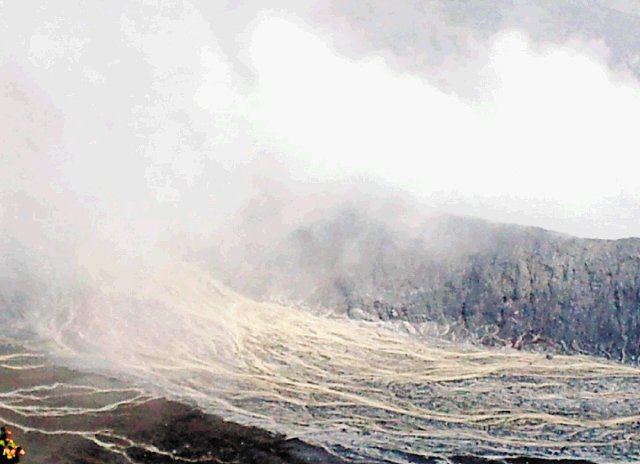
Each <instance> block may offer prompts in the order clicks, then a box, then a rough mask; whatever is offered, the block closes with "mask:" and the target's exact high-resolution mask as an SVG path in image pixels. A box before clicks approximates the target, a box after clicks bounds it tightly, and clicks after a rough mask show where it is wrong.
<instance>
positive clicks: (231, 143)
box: [0, 1, 640, 268]
mask: <svg viewBox="0 0 640 464" xmlns="http://www.w3.org/2000/svg"><path fill="white" fill-rule="evenodd" d="M65 5H66V7H64V8H63V7H62V6H61V5H60V4H57V3H56V4H55V5H54V4H53V3H49V4H47V3H42V4H39V5H38V8H32V7H28V6H26V4H24V3H22V2H0V31H1V34H2V40H0V118H1V119H0V138H1V139H2V144H1V148H0V150H1V151H0V160H1V162H2V165H1V169H0V222H1V223H2V226H3V230H4V232H3V233H4V235H5V236H8V237H13V238H17V239H18V240H19V241H20V242H22V243H23V244H25V246H27V247H40V248H42V247H46V246H47V244H50V245H51V249H52V250H54V251H53V252H55V253H64V252H65V247H66V246H68V247H69V249H70V250H72V251H71V253H72V254H74V255H75V256H76V257H77V261H78V262H79V263H81V264H82V265H86V266H87V267H89V268H91V267H98V268H99V267H100V265H99V264H96V263H99V262H101V261H104V262H108V261H109V260H113V259H116V258H113V256H119V258H118V259H122V258H124V259H125V260H126V259H128V257H130V256H131V255H135V254H139V253H142V254H144V250H145V248H146V247H148V246H150V245H155V244H157V243H158V242H160V243H165V242H166V241H167V240H169V239H170V238H175V237H179V238H187V237H189V238H191V239H196V240H201V239H203V238H205V237H206V236H207V234H209V233H211V232H212V231H214V230H215V229H216V228H219V227H220V226H221V225H224V224H225V223H227V222H228V221H230V220H231V218H232V217H233V213H234V212H235V211H237V210H238V209H240V208H242V207H243V205H245V204H246V203H247V202H248V201H249V200H250V199H251V198H252V197H253V196H254V195H255V194H256V193H258V192H260V191H261V190H263V189H264V188H265V185H274V184H275V185H279V186H281V187H282V186H284V187H283V191H288V192H289V194H291V195H292V196H293V197H294V198H295V197H296V196H299V197H304V195H306V194H308V193H309V192H313V195H315V196H314V198H318V197H322V196H323V193H322V192H325V193H326V196H329V195H330V194H334V193H335V191H336V187H337V186H344V185H345V184H346V185H351V184H358V183H359V182H364V183H366V184H368V185H372V184H378V185H381V186H382V187H381V188H382V189H388V190H389V192H390V194H392V193H394V192H398V191H400V192H408V193H409V194H411V195H414V196H415V197H416V198H417V199H418V201H420V202H422V204H424V205H425V207H429V208H436V209H441V210H444V211H449V212H453V213H459V214H470V215H475V216H479V217H484V218H488V219H492V220H498V221H504V222H517V223H522V224H527V225H536V226H541V227H545V228H549V229H555V230H559V231H563V232H567V233H572V234H576V235H580V236H589V237H602V238H618V237H624V236H629V235H635V236H640V220H638V219H639V217H638V215H639V214H640V208H639V207H638V204H640V203H639V202H638V200H639V199H640V187H639V185H640V184H639V183H638V182H636V179H635V177H636V172H637V171H638V170H637V169H636V168H637V164H638V161H637V159H638V157H637V151H638V148H637V147H638V143H637V141H638V135H637V131H636V130H635V129H636V127H637V121H640V87H639V85H638V82H637V81H636V80H634V79H633V77H631V75H627V74H625V73H624V72H615V73H614V72H613V71H611V70H610V69H609V68H608V67H607V66H606V64H605V63H606V61H607V57H608V50H607V48H606V46H604V45H603V44H602V43H600V42H589V43H587V42H584V41H579V40H577V39H575V40H571V41H569V42H566V43H563V44H560V45H555V46H550V45H547V46H538V45H535V44H534V43H533V42H532V41H531V40H530V39H529V38H528V37H527V36H526V34H525V33H524V32H520V31H518V30H506V31H503V32H501V33H499V34H497V35H495V36H493V37H492V38H491V39H490V40H489V42H488V43H486V44H478V46H477V48H478V49H479V50H485V52H486V56H484V58H483V59H484V60H485V65H484V67H483V68H482V71H481V73H480V74H479V75H476V76H473V75H470V76H469V77H468V79H471V80H472V82H471V84H470V85H473V86H476V87H478V86H479V87H480V89H479V92H478V97H477V98H474V99H470V98H462V97H459V96H458V95H457V94H456V93H454V92H444V91H443V90H441V89H440V87H438V86H436V85H435V84H432V83H431V82H430V80H429V79H428V77H427V76H426V75H422V74H419V73H411V72H409V71H403V70H402V69H401V68H398V67H396V66H393V65H392V64H390V63H389V62H388V61H387V60H386V59H385V58H383V57H382V55H377V54H375V53H370V54H368V55H366V56H365V57H364V58H361V59H354V58H350V57H346V56H345V55H342V54H340V53H339V52H338V51H337V49H334V48H333V46H332V39H331V36H330V34H328V32H327V28H323V29H321V28H315V27H314V26H313V25H312V24H310V23H308V22H307V23H305V22H304V21H303V20H302V19H300V18H299V17H297V16H295V15H293V14H287V13H284V12H267V11H259V9H258V10H257V11H256V12H253V13H252V14H249V15H248V16H247V18H248V19H246V21H245V22H244V23H243V25H242V27H239V28H238V30H237V31H235V32H234V33H233V34H231V33H229V32H228V31H226V30H225V29H224V27H223V25H224V23H225V21H226V19H227V16H229V18H233V19H234V21H237V20H238V19H237V17H236V16H234V15H235V14H236V10H234V8H233V7H230V6H224V7H223V6H220V7H218V8H217V10H216V9H215V8H216V7H211V9H212V10H213V12H211V11H210V12H209V13H211V17H215V18H216V20H215V21H213V20H211V18H210V17H205V15H204V14H203V10H202V9H198V8H196V7H195V6H194V5H193V4H191V3H190V2H186V1H184V2H176V3H175V4H173V5H171V6H162V7H161V6H159V5H156V4H155V3H153V2H145V3H143V4H141V5H136V6H131V5H130V4H128V3H124V2H122V3H117V4H116V3H114V4H113V5H112V4H109V5H104V4H95V5H92V6H89V5H86V4H84V3H81V2H78V3H77V4H73V2H67V3H66V4H65ZM200 6H202V5H200ZM245 13H246V11H245ZM469 40H470V41H473V40H474V39H473V38H469ZM229 43H233V46H229ZM229 50H231V51H229ZM448 66H452V67H455V60H454V61H452V62H451V63H449V64H448ZM455 71H456V69H454V68H452V72H455ZM309 185H311V186H312V187H309ZM363 188H364V187H363ZM305 189H306V190H305ZM338 190H339V188H338ZM304 192H306V193H304ZM311 207H312V205H311V206H310V205H309V202H308V201H307V204H306V206H305V208H306V209H307V210H308V209H309V208H311ZM305 208H301V210H304V209H305ZM181 243H184V242H181ZM97 245H100V246H97ZM101 250H106V251H101ZM114 250H115V252H116V253H115V254H114V253H111V252H112V251H114ZM156 256H157V259H160V260H162V256H161V255H156ZM116 260H117V259H116ZM110 264H113V263H110ZM116 264H117V263H116Z"/></svg>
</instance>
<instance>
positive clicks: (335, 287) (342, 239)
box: [226, 209, 640, 362]
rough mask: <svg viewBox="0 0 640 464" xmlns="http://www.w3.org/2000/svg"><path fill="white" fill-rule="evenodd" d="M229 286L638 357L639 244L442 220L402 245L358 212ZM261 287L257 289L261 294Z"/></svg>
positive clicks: (461, 332) (523, 341) (283, 248)
mask: <svg viewBox="0 0 640 464" xmlns="http://www.w3.org/2000/svg"><path fill="white" fill-rule="evenodd" d="M243 260H244V262H245V268H246V263H247V262H250V263H252V266H251V268H252V270H251V277H249V274H247V273H246V272H243V271H242V270H241V269H239V268H237V269H234V270H232V272H231V273H230V274H229V275H228V277H227V279H226V280H227V282H228V283H229V284H230V285H232V286H235V287H236V288H238V289H239V290H241V291H244V292H247V293H249V294H251V295H252V296H254V297H258V298H262V299H278V300H283V299H284V300H286V301H288V302H295V303H300V302H302V303H304V304H309V305H313V306H323V307H330V308H334V309H337V310H339V311H343V312H345V313H347V314H349V315H350V316H352V317H365V318H373V319H381V320H405V321H409V322H413V323H416V322H425V321H431V322H435V323H438V324H443V325H446V326H449V327H450V329H451V333H452V334H454V335H455V336H473V337H478V338H479V339H480V340H482V341H483V342H484V343H487V344H500V345H507V346H513V347H515V348H521V347H524V346H531V345H544V346H547V347H552V348H555V349H557V350H560V351H564V352H582V353H588V354H595V355H600V356H606V357H609V358H614V359H619V360H623V361H629V362H638V359H639V358H638V356H639V355H640V239H637V238H630V239H624V240H593V239H580V238H575V237H570V236H566V235H562V234H559V233H555V232H550V231H546V230H543V229H538V228H532V227H523V226H515V225H505V224H495V223H490V222H486V221H482V220H478V219H471V218H462V217H455V216H444V215H443V216H440V217H438V218H435V219H432V220H430V221H429V222H427V223H425V225H424V226H423V227H422V229H421V230H420V231H419V233H417V234H413V235H411V236H410V235H409V234H403V233H402V231H398V229H397V228H394V227H392V226H390V225H389V223H388V222H383V220H382V219H378V218H372V217H371V216H367V215H365V214H363V213H358V212H356V211H355V210H353V209H345V210H341V211H340V212H339V213H337V214H335V215H334V216H332V217H330V218H329V219H327V220H323V221H318V222H315V223H313V224H311V225H308V226H304V227H300V228H298V229H296V230H295V231H294V232H292V233H291V234H290V235H289V236H288V237H287V238H286V239H285V240H284V241H282V242H281V243H279V245H278V246H277V247H275V249H274V250H272V251H270V252H269V253H265V254H263V255H260V256H258V257H256V256H255V255H253V256H244V257H243ZM256 282H257V283H256Z"/></svg>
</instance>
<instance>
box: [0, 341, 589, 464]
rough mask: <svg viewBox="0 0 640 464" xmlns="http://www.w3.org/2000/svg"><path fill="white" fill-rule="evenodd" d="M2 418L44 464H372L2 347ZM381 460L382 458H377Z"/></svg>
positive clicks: (468, 461) (465, 462)
mask: <svg viewBox="0 0 640 464" xmlns="http://www.w3.org/2000/svg"><path fill="white" fill-rule="evenodd" d="M1 356H2V367H1V368H0V385H1V389H2V391H1V392H0V420H1V421H2V422H3V423H6V424H11V425H12V426H13V427H14V430H15V437H16V438H17V441H18V443H19V444H20V445H22V446H24V447H26V448H27V450H28V455H27V456H26V458H25V459H24V460H23V462H34V463H36V462H40V463H173V462H199V463H216V464H219V463H236V464H244V463H246V464H284V463H290V464H312V463H317V464H340V463H347V462H359V463H365V462H367V463H372V462H373V461H371V460H368V459H365V458H349V459H347V460H345V459H343V458H339V457H336V456H334V455H332V454H330V453H328V452H327V451H325V450H323V449H322V448H319V447H315V446H311V445H308V444H306V443H304V442H303V441H300V440H298V439H295V438H293V439H290V438H287V437H284V436H282V435H277V434H273V433H270V432H268V431H265V430H261V429H259V428H255V427H247V426H243V425H239V424H235V423H232V422H228V421H225V420H224V419H222V418H220V417H216V416H213V415H210V414H206V413H204V412H202V411H201V410H199V409H197V408H194V407H191V406H188V405H186V404H182V403H179V402H176V401H171V400H168V399H165V398H158V397H153V396H150V395H148V394H146V393H145V392H144V391H142V390H139V389H137V388H130V387H127V386H125V385H124V384H123V383H122V382H120V381H117V380H115V379H112V378H108V377H104V376H100V375H94V374H84V373H80V372H76V371H73V370H69V369H67V368H61V367H54V366H51V365H49V364H48V363H47V362H46V360H45V358H44V357H41V356H38V355H35V354H33V352H28V351H24V350H22V349H21V348H19V347H16V346H14V345H9V344H5V345H4V346H3V354H2V355H1ZM410 451H411V450H399V452H401V453H402V454H403V456H404V458H405V459H407V460H408V461H409V462H414V463H430V462H434V463H435V462H447V461H448V462H454V463H459V464H472V463H491V462H509V463H512V464H525V463H536V464H542V463H545V462H557V463H561V462H573V463H581V462H585V463H586V462H587V461H578V460H573V461H570V460H558V461H549V460H544V459H532V458H524V457H511V458H509V459H505V460H490V459H485V458H480V457H474V456H451V457H448V458H443V457H437V458H436V457H425V456H419V455H414V454H412V453H411V452H410ZM376 462H378V463H381V462H383V461H376Z"/></svg>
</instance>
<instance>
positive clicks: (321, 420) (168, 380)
mask: <svg viewBox="0 0 640 464" xmlns="http://www.w3.org/2000/svg"><path fill="white" fill-rule="evenodd" d="M56 320H57V325H55V324H54V325H52V327H54V329H52V331H51V332H50V335H51V338H52V339H53V340H54V341H55V343H53V344H51V343H49V344H48V346H49V349H50V350H52V351H51V352H53V353H55V355H56V357H57V358H58V359H59V360H60V361H63V362H66V363H70V364H72V365H75V366H80V367H82V366H84V368H86V367H87V366H93V368H94V369H102V370H105V369H107V368H108V369H109V370H110V371H111V372H115V373H118V374H119V375H126V376H128V377H129V378H131V379H133V380H135V381H136V382H138V383H139V384H141V385H142V384H143V385H144V386H145V389H146V391H152V392H154V394H157V395H160V396H167V397H169V398H174V399H178V400H184V401H186V402H189V403H191V404H196V405H198V406H199V407H201V408H202V409H203V410H204V411H207V412H210V413H215V414H219V415H221V416H222V417H225V418H227V419H231V420H234V421H238V422H240V423H243V424H249V425H255V426H260V427H263V428H266V429H268V430H270V431H272V432H277V433H282V434H286V435H287V436H290V437H298V438H301V439H303V440H306V441H308V442H310V443H312V444H316V445H322V446H323V447H325V448H326V449H328V450H329V451H331V452H332V453H333V454H335V455H337V456H341V457H346V458H349V457H365V459H368V462H372V461H373V460H374V459H378V460H380V461H385V462H397V463H410V462H422V461H421V460H426V459H427V458H429V459H431V458H433V457H437V458H440V459H443V460H449V459H451V457H452V456H456V455H480V456H484V457H487V458H492V457H493V458H506V457H515V456H523V455H524V456H530V457H540V458H573V459H589V460H593V461H597V462H609V461H634V460H638V459H640V451H639V450H638V444H639V443H640V415H639V414H638V411H639V410H640V395H638V394H637V391H638V387H639V386H640V370H639V369H637V368H635V367H631V366H627V365H621V364H616V363H610V362H604V361H602V360H597V359H592V358H588V357H577V356H573V357H569V356H545V355H544V354H541V353H523V352H517V351H511V350H502V351H495V350H494V351H488V350H480V349H477V348H473V347H461V346H455V345H452V344H446V343H443V342H436V341H429V340H425V339H421V338H418V337H415V336H411V335H408V334H406V333H400V332H399V331H397V330H394V329H393V328H391V327H389V326H385V325H381V324H373V323H366V322H355V321H348V320H343V319H331V318H328V317H326V316H321V315H313V314H310V313H309V312H305V311H302V310H300V309H298V308H292V307H285V306H281V305H273V304H262V303H256V302H254V301H252V300H248V299H246V298H244V297H242V296H240V295H238V294H236V293H234V292H232V291H230V290H229V289H227V288H225V287H224V286H222V285H220V284H219V283H217V282H216V281H214V280H213V279H211V278H209V277H208V276H207V275H206V274H204V273H202V272H199V271H198V270H196V269H195V268H191V267H181V268H173V269H171V270H170V272H167V273H165V274H160V275H158V276H156V279H155V280H149V279H146V280H145V281H144V282H143V281H140V282H138V284H135V285H131V286H127V287H126V288H124V287H118V286H117V285H112V286H110V287H108V288H104V287H103V288H100V290H99V291H98V290H96V291H95V292H94V293H92V294H89V295H87V296H86V297H85V298H83V299H81V300H74V301H73V302H70V303H69V305H68V311H66V312H64V317H61V316H57V319H56ZM25 359H27V358H24V359H23V360H25ZM36 361H37V359H36V360H35V361H34V362H36ZM29 362H31V361H29ZM18 365H21V364H16V366H18ZM22 375H24V372H22V371H21V373H20V376H22ZM51 388H55V389H56V390H55V391H58V389H61V390H60V391H59V393H61V396H62V397H64V398H74V400H73V402H72V404H75V402H76V399H77V400H78V401H84V399H83V398H84V397H85V396H86V395H87V393H88V392H90V393H91V396H92V397H93V398H96V399H100V400H101V401H104V402H105V404H102V403H99V402H98V403H99V404H102V405H101V406H100V405H99V404H98V403H96V404H98V405H96V406H95V408H113V407H114V405H116V406H117V403H119V402H122V401H124V402H125V403H130V404H133V405H135V404H136V403H137V402H140V401H147V400H146V396H145V394H143V393H142V391H139V390H135V389H134V390H126V389H125V390H123V391H121V392H119V393H117V395H115V397H116V398H120V399H109V398H111V397H112V396H113V395H114V392H112V391H110V388H102V390H96V391H95V392H93V390H87V387H86V386H80V387H77V386H73V385H67V384H63V385H62V386H55V387H53V386H51V385H49V386H43V387H42V389H41V390H38V392H40V393H37V392H36V393H34V392H32V391H29V390H27V391H26V393H25V394H24V397H22V396H19V395H18V396H16V392H15V391H14V392H12V393H11V394H10V395H9V394H6V398H7V399H6V400H5V401H6V405H8V406H10V407H9V408H6V411H8V412H7V413H6V414H9V416H8V417H4V419H6V420H7V421H10V422H11V421H12V419H14V420H15V421H17V420H18V419H19V418H20V416H16V415H15V414H19V412H20V411H22V412H26V413H28V414H30V413H31V412H34V413H35V414H36V416H39V415H43V411H45V410H43V409H37V408H39V406H38V404H39V401H40V399H39V396H41V394H42V392H49V391H50V390H49V389H51ZM91 388H94V387H91ZM51 392H53V391H51ZM18 393H20V392H18ZM47 394H48V393H47ZM20 395H22V393H20ZM51 396H52V397H56V396H58V395H51ZM34 398H35V399H34ZM123 398H124V399H123ZM32 403H33V404H32ZM32 406H36V409H35V410H34V409H32ZM67 407H70V408H72V409H71V412H73V408H74V407H76V406H65V408H67ZM21 408H22V409H21ZM30 411H31V412H30ZM56 411H57V412H55V414H52V415H46V414H44V416H45V418H44V419H43V421H44V422H46V423H53V422H56V423H58V422H59V424H64V421H65V420H66V419H65V417H66V411H67V410H66V409H63V412H64V414H59V412H60V411H59V410H56ZM71 422H73V421H71ZM59 424H58V425H56V428H55V429H54V430H67V429H70V428H71V426H67V425H59ZM47 433H49V432H47ZM74 433H75V432H74ZM103 435H104V436H106V437H109V434H108V433H105V434H103ZM86 438H87V439H90V440H91V441H93V442H94V443H95V444H97V445H98V446H100V447H102V448H104V445H103V444H102V443H101V442H100V443H98V441H100V440H98V441H96V440H97V439H96V438H95V437H86ZM119 438H120V437H116V440H115V441H116V442H117V441H118V440H117V439H119ZM107 442H108V443H112V442H113V440H107ZM109 446H112V445H111V444H110V445H109ZM116 448H117V446H116ZM116 451H117V450H116ZM247 462H249V461H247ZM292 462H293V461H292ZM365 462H367V461H365Z"/></svg>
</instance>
